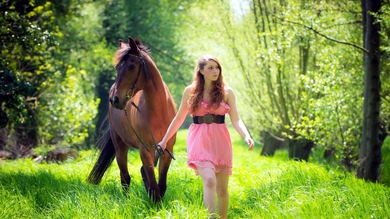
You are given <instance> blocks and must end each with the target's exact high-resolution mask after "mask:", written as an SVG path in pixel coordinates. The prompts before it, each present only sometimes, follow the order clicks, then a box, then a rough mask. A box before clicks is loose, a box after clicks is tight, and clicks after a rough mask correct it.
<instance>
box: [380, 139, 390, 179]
mask: <svg viewBox="0 0 390 219" xmlns="http://www.w3.org/2000/svg"><path fill="white" fill-rule="evenodd" d="M381 154H382V164H381V166H380V168H379V174H380V177H379V182H380V183H383V184H385V185H386V186H390V137H387V138H386V139H385V140H384V142H383V144H382V149H381Z"/></svg>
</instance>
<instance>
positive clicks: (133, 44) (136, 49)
mask: <svg viewBox="0 0 390 219" xmlns="http://www.w3.org/2000/svg"><path fill="white" fill-rule="evenodd" d="M129 45H130V48H131V49H135V51H137V53H138V54H139V53H140V51H139V48H138V46H137V44H136V43H135V41H134V40H133V38H131V37H129Z"/></svg>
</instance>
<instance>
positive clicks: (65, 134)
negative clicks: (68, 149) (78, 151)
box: [39, 66, 99, 146]
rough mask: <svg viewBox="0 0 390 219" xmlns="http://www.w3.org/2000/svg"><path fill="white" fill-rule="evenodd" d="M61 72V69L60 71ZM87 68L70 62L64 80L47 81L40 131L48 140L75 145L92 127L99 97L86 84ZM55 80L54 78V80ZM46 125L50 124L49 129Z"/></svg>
mask: <svg viewBox="0 0 390 219" xmlns="http://www.w3.org/2000/svg"><path fill="white" fill-rule="evenodd" d="M58 74H59V73H58ZM86 74H87V73H86V71H84V70H79V71H77V70H76V69H75V68H73V67H71V66H69V67H68V70H67V71H66V75H65V77H61V81H62V82H61V84H58V83H51V84H48V88H47V90H46V93H45V94H44V99H45V101H47V102H44V104H43V105H42V106H41V107H40V108H39V109H40V116H41V119H40V128H41V130H40V132H41V134H42V137H43V139H45V140H46V142H42V143H46V144H55V143H57V142H58V143H62V144H64V145H66V146H75V145H77V144H82V143H84V140H85V139H86V138H88V134H89V130H88V129H89V128H92V129H94V128H95V127H94V126H93V124H91V121H93V118H94V117H95V115H96V113H97V105H98V104H99V99H92V98H91V97H92V96H93V95H91V92H88V90H87V89H88V86H85V80H80V78H82V79H83V78H84V77H86ZM54 82H55V81H54ZM47 127H50V129H49V130H47Z"/></svg>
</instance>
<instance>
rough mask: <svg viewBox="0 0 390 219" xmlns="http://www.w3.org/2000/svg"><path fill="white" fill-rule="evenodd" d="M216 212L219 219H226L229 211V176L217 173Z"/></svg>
mask: <svg viewBox="0 0 390 219" xmlns="http://www.w3.org/2000/svg"><path fill="white" fill-rule="evenodd" d="M216 177H217V195H218V211H219V216H220V217H221V219H226V218H227V215H228V209H229V191H228V185H229V175H228V174H224V173H217V174H216Z"/></svg>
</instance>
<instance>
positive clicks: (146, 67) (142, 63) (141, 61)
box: [126, 53, 149, 100]
mask: <svg viewBox="0 0 390 219" xmlns="http://www.w3.org/2000/svg"><path fill="white" fill-rule="evenodd" d="M127 56H132V57H134V58H137V59H139V61H140V67H139V69H138V74H137V78H136V79H135V82H134V83H133V85H132V86H131V88H130V89H129V90H128V91H127V92H126V100H129V99H131V98H133V96H134V88H135V86H137V83H138V79H139V76H140V75H141V70H142V69H143V70H144V73H145V78H146V83H145V86H144V88H145V87H146V84H147V83H148V79H149V77H148V75H149V69H148V66H147V65H146V63H145V59H144V57H143V56H142V53H140V54H139V56H136V55H133V54H129V53H127ZM131 92H132V93H131ZM130 93H131V95H129V94H130Z"/></svg>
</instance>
